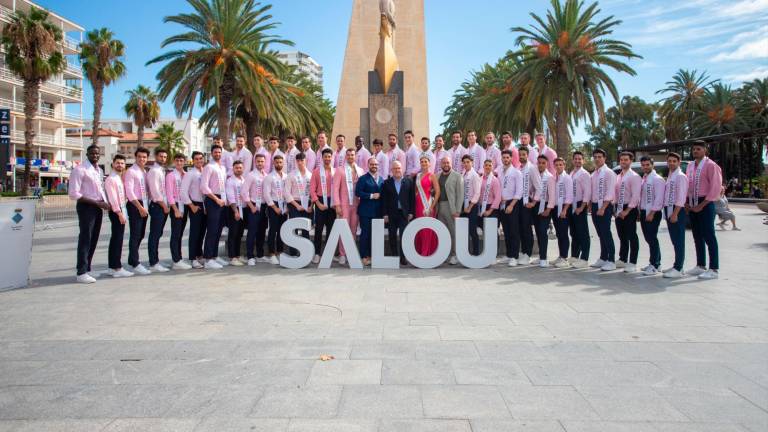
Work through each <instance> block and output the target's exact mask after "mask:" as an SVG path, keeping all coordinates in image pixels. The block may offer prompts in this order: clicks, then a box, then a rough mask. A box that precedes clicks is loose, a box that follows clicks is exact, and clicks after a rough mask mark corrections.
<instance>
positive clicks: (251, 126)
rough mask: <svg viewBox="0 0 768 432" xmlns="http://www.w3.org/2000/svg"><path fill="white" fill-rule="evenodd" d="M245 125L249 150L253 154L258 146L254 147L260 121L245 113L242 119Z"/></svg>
mask: <svg viewBox="0 0 768 432" xmlns="http://www.w3.org/2000/svg"><path fill="white" fill-rule="evenodd" d="M242 119H243V123H245V139H246V143H247V145H248V149H249V150H250V151H251V152H253V151H255V150H256V146H255V145H253V139H254V137H255V136H256V133H257V132H258V120H257V117H256V116H255V115H252V114H251V113H245V115H243V117H242Z"/></svg>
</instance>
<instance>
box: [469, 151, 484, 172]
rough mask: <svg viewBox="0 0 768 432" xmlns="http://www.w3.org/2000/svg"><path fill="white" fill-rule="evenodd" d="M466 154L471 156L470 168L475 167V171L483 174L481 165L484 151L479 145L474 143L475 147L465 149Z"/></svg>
mask: <svg viewBox="0 0 768 432" xmlns="http://www.w3.org/2000/svg"><path fill="white" fill-rule="evenodd" d="M467 154H469V155H470V156H472V166H474V167H475V171H477V173H478V174H481V173H482V172H483V163H484V162H485V159H486V157H485V149H484V148H482V147H481V146H480V144H478V143H475V145H472V146H469V147H467Z"/></svg>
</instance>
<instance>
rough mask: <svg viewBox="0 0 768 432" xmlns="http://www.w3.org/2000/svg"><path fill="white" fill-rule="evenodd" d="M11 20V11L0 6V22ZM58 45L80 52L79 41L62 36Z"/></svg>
mask: <svg viewBox="0 0 768 432" xmlns="http://www.w3.org/2000/svg"><path fill="white" fill-rule="evenodd" d="M12 18H13V9H11V8H8V7H5V6H3V5H0V21H5V22H7V23H9V22H11V21H12ZM60 43H61V45H62V46H63V47H64V49H67V50H70V51H75V52H78V51H80V41H78V40H76V39H74V38H72V37H70V36H67V35H64V37H63V38H62V40H61V42H60Z"/></svg>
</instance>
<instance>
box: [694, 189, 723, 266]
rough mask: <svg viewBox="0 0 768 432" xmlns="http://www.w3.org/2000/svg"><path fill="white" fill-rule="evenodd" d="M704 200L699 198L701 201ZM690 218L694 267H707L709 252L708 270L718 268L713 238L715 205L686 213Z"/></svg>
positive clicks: (711, 204) (716, 251)
mask: <svg viewBox="0 0 768 432" xmlns="http://www.w3.org/2000/svg"><path fill="white" fill-rule="evenodd" d="M704 199H705V198H704V197H701V198H699V201H703V200H704ZM688 217H689V218H691V230H692V231H693V244H694V246H695V247H696V265H697V266H699V267H706V266H707V251H709V268H710V269H712V270H717V269H719V268H720V260H719V253H718V247H717V237H716V236H715V203H712V202H710V203H708V204H707V205H706V206H704V209H702V210H701V211H700V212H698V213H694V212H688Z"/></svg>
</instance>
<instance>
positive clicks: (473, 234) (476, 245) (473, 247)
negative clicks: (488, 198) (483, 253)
mask: <svg viewBox="0 0 768 432" xmlns="http://www.w3.org/2000/svg"><path fill="white" fill-rule="evenodd" d="M461 217H463V218H468V219H469V253H471V254H472V255H480V236H479V235H478V234H477V225H478V223H479V221H480V215H478V214H477V206H474V207H472V211H471V212H469V213H464V212H462V213H461Z"/></svg>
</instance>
